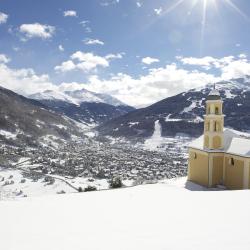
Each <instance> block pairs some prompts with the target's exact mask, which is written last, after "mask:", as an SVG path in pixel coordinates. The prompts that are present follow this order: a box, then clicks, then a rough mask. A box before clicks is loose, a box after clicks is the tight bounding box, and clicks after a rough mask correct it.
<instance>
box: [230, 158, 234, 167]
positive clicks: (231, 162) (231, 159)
mask: <svg viewBox="0 0 250 250" xmlns="http://www.w3.org/2000/svg"><path fill="white" fill-rule="evenodd" d="M229 164H230V165H232V166H234V158H230V159H229Z"/></svg>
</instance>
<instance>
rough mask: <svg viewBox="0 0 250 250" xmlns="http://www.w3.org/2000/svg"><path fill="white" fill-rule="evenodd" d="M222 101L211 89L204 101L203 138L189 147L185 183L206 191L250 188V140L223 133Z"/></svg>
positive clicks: (225, 130)
mask: <svg viewBox="0 0 250 250" xmlns="http://www.w3.org/2000/svg"><path fill="white" fill-rule="evenodd" d="M222 107H223V101H222V99H221V97H220V94H219V92H218V91H217V90H216V89H213V90H212V91H211V92H210V93H209V95H208V97H207V100H206V114H205V116H204V134H203V135H202V136H201V137H199V138H198V139H196V140H194V141H193V142H192V143H191V144H190V145H189V161H188V180H189V181H192V182H195V183H198V184H200V185H203V186H206V187H215V186H217V185H224V186H225V187H226V188H228V189H249V188H250V171H249V168H250V140H249V139H247V138H244V137H243V136H242V135H241V134H240V133H237V132H236V131H234V130H231V129H224V116H225V115H224V114H223V111H222Z"/></svg>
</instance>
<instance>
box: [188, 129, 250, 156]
mask: <svg viewBox="0 0 250 250" xmlns="http://www.w3.org/2000/svg"><path fill="white" fill-rule="evenodd" d="M203 141H204V135H202V136H200V137H199V138H198V139H196V140H194V141H192V142H191V143H190V144H189V147H191V148H195V149H198V150H203V151H207V152H224V153H228V154H234V155H239V156H243V157H249V158H250V135H249V134H246V133H241V132H238V131H235V130H233V129H225V130H224V149H222V150H209V149H206V148H204V146H203Z"/></svg>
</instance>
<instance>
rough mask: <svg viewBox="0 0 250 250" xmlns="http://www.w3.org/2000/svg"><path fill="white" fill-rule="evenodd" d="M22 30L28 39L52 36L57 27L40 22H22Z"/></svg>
mask: <svg viewBox="0 0 250 250" xmlns="http://www.w3.org/2000/svg"><path fill="white" fill-rule="evenodd" d="M19 30H20V32H21V33H23V34H24V35H25V38H26V39H30V38H35V37H38V38H42V39H48V38H51V37H52V36H53V34H54V32H55V27H53V26H50V25H44V24H40V23H31V24H22V25H21V26H20V28H19Z"/></svg>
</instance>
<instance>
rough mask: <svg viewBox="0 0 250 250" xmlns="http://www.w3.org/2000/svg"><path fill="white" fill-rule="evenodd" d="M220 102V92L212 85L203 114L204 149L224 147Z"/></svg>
mask: <svg viewBox="0 0 250 250" xmlns="http://www.w3.org/2000/svg"><path fill="white" fill-rule="evenodd" d="M222 104H223V101H222V100H221V97H220V93H219V92H218V91H217V90H216V89H215V87H214V89H213V90H212V91H211V92H210V93H209V95H208V97H207V100H206V115H205V116H204V148H205V149H210V150H216V149H223V147H224V136H223V129H224V115H223V113H222Z"/></svg>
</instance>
